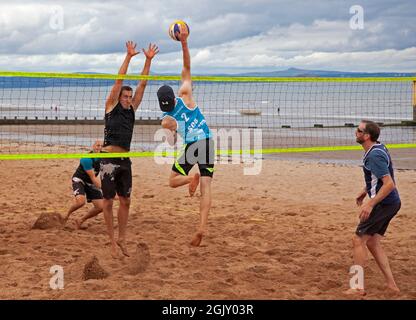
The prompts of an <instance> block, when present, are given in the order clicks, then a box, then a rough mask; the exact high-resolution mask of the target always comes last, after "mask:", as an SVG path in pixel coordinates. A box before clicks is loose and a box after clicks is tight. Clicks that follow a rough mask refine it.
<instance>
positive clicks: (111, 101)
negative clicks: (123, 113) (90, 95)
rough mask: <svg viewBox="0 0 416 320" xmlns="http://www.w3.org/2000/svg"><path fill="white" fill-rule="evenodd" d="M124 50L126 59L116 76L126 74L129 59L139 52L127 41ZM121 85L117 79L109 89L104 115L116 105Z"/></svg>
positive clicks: (134, 45) (121, 81)
mask: <svg viewBox="0 0 416 320" xmlns="http://www.w3.org/2000/svg"><path fill="white" fill-rule="evenodd" d="M126 48H127V53H126V57H125V58H124V61H123V64H122V65H121V67H120V70H118V74H126V73H127V69H128V67H129V64H130V60H131V58H132V57H134V56H135V55H137V54H139V53H140V51H136V44H135V43H133V41H127V42H126ZM122 85H123V80H122V79H118V80H116V81H115V83H114V85H113V88H112V89H111V92H110V94H109V96H108V97H107V101H106V102H105V113H108V112H110V111H111V110H113V109H114V107H115V106H116V105H117V103H118V99H119V96H120V90H121V87H122Z"/></svg>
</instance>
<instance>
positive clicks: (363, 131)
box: [357, 128, 366, 133]
mask: <svg viewBox="0 0 416 320" xmlns="http://www.w3.org/2000/svg"><path fill="white" fill-rule="evenodd" d="M357 132H359V133H366V132H365V130H363V129H360V128H357Z"/></svg>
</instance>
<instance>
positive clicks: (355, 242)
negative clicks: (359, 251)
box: [352, 235, 363, 248]
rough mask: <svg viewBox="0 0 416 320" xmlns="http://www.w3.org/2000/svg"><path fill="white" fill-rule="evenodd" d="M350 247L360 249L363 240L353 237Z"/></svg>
mask: <svg viewBox="0 0 416 320" xmlns="http://www.w3.org/2000/svg"><path fill="white" fill-rule="evenodd" d="M352 245H353V247H354V248H356V247H360V246H362V245H363V240H362V239H361V237H359V236H357V235H354V237H353V238H352Z"/></svg>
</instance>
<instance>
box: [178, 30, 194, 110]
mask: <svg viewBox="0 0 416 320" xmlns="http://www.w3.org/2000/svg"><path fill="white" fill-rule="evenodd" d="M177 36H178V38H179V40H180V41H181V45H182V54H183V68H182V85H181V87H180V88H179V97H181V98H182V99H183V100H184V102H185V104H186V105H187V106H188V107H189V108H191V109H192V108H194V107H195V101H194V99H193V97H192V79H191V55H190V54H189V48H188V36H189V32H188V28H187V27H186V26H185V25H182V24H181V31H180V33H179V34H178V35H177Z"/></svg>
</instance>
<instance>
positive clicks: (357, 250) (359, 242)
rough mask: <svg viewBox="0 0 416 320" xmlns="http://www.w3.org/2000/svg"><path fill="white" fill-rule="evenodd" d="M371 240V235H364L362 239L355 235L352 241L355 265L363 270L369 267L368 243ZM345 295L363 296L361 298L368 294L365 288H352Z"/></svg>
mask: <svg viewBox="0 0 416 320" xmlns="http://www.w3.org/2000/svg"><path fill="white" fill-rule="evenodd" d="M370 238H371V236H369V235H364V236H362V237H359V236H357V235H354V237H353V239H352V243H353V256H354V264H355V265H359V266H361V267H362V268H364V267H365V266H366V265H367V261H368V254H367V247H366V243H367V241H368V240H369V239H370ZM344 293H345V294H348V295H361V296H364V295H365V294H366V292H365V290H364V288H356V289H353V288H350V289H348V290H347V291H345V292H344Z"/></svg>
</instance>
